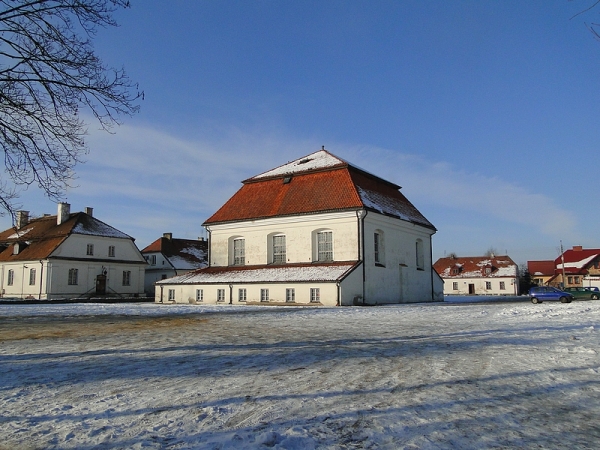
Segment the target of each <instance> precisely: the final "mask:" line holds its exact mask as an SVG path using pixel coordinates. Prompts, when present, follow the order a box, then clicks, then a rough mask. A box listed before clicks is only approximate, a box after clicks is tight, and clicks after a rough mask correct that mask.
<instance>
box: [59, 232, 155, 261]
mask: <svg viewBox="0 0 600 450" xmlns="http://www.w3.org/2000/svg"><path fill="white" fill-rule="evenodd" d="M87 244H93V245H94V254H93V255H92V256H90V255H87V254H86V252H87ZM111 245H114V246H115V256H114V257H112V256H111V257H109V256H108V247H109V246H111ZM51 256H53V257H69V258H76V259H101V260H116V261H140V262H142V261H143V262H145V259H144V257H143V256H142V254H141V253H140V251H139V249H138V248H137V247H136V246H135V243H134V242H133V241H132V240H131V239H124V238H111V237H105V236H92V235H86V234H72V235H70V236H69V237H68V238H67V239H66V240H65V241H64V242H63V243H62V244H61V245H60V246H59V247H58V248H57V249H56V250H55V251H54V252H53V253H52V255H51Z"/></svg>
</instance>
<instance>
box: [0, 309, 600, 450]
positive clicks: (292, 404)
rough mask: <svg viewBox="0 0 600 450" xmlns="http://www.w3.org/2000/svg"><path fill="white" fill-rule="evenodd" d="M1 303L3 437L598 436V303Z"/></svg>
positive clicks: (64, 440)
mask: <svg viewBox="0 0 600 450" xmlns="http://www.w3.org/2000/svg"><path fill="white" fill-rule="evenodd" d="M459 300H460V299H458V298H455V299H454V301H453V302H452V303H442V304H416V305H402V306H388V307H371V308H368V307H362V308H281V309H277V308H269V307H230V306H225V307H223V306H213V307H210V306H197V305H156V304H144V303H138V304H125V305H117V304H86V305H77V304H66V305H0V448H2V449H15V448H60V449H71V448H73V449H92V448H174V449H177V448H209V449H212V448H215V449H227V448H232V449H233V448H236V449H237V448H269V447H271V448H282V449H311V448H331V449H334V448H335V449H338V448H341V449H351V448H377V449H448V448H456V449H475V448H476V449H485V448H563V449H585V448H589V449H596V448H600V374H599V368H600V359H599V357H598V351H599V350H598V349H599V348H600V346H599V344H600V333H599V331H600V330H599V327H600V301H587V302H586V301H578V302H573V303H571V304H561V303H554V302H553V303H550V302H547V303H543V304H541V305H533V304H531V303H529V302H526V301H521V302H504V301H497V302H487V303H464V302H463V303H461V302H460V301H459Z"/></svg>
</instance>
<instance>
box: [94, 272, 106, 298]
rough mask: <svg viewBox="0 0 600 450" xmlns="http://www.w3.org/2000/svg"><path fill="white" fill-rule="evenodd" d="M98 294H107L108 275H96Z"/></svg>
mask: <svg viewBox="0 0 600 450" xmlns="http://www.w3.org/2000/svg"><path fill="white" fill-rule="evenodd" d="M96 294H98V295H105V294H106V275H98V276H97V277H96Z"/></svg>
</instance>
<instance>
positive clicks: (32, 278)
mask: <svg viewBox="0 0 600 450" xmlns="http://www.w3.org/2000/svg"><path fill="white" fill-rule="evenodd" d="M34 285H35V269H29V286H34Z"/></svg>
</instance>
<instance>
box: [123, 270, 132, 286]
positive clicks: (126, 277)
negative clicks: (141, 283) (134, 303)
mask: <svg viewBox="0 0 600 450" xmlns="http://www.w3.org/2000/svg"><path fill="white" fill-rule="evenodd" d="M122 286H131V270H124V271H123V284H122Z"/></svg>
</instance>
